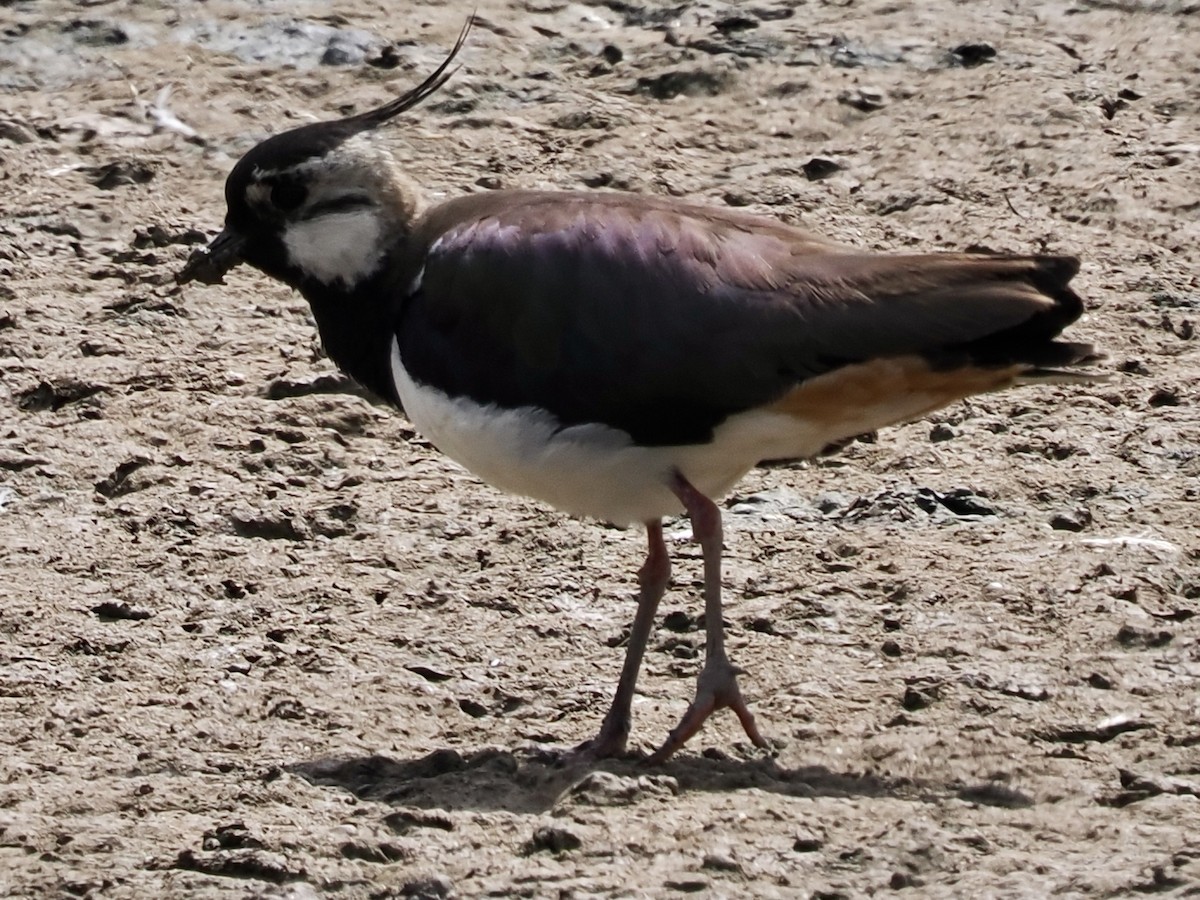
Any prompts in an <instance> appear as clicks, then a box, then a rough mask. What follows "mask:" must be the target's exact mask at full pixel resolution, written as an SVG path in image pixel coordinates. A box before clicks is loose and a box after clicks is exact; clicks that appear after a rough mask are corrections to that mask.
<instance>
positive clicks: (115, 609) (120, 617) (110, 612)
mask: <svg viewBox="0 0 1200 900" xmlns="http://www.w3.org/2000/svg"><path fill="white" fill-rule="evenodd" d="M92 612H93V613H95V614H96V615H97V616H98V617H99V618H100V620H101V621H104V622H120V621H127V622H140V621H143V620H145V619H149V618H150V617H151V616H152V615H153V613H151V612H150V611H149V610H145V609H137V608H135V607H132V606H130V605H129V604H128V603H121V602H119V601H116V600H105V601H104V602H103V603H99V604H97V605H96V606H93V607H92Z"/></svg>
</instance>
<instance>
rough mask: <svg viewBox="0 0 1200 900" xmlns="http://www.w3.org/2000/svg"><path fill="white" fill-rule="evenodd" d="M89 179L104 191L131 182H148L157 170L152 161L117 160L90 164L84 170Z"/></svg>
mask: <svg viewBox="0 0 1200 900" xmlns="http://www.w3.org/2000/svg"><path fill="white" fill-rule="evenodd" d="M82 171H83V173H84V174H85V175H87V176H88V180H89V181H90V182H91V183H92V184H93V185H95V186H96V187H98V188H99V189H100V190H102V191H111V190H113V188H117V187H121V186H123V185H130V184H146V183H147V182H148V181H151V180H153V178H154V175H155V171H154V166H153V165H152V164H151V163H148V162H143V161H142V160H137V159H122V160H115V161H113V162H110V163H105V164H104V165H102V166H90V167H88V168H85V169H83V170H82Z"/></svg>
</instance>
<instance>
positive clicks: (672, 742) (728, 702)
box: [647, 653, 771, 764]
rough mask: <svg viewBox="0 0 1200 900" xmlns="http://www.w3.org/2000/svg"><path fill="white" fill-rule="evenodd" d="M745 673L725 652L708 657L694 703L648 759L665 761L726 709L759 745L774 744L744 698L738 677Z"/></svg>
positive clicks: (658, 761)
mask: <svg viewBox="0 0 1200 900" xmlns="http://www.w3.org/2000/svg"><path fill="white" fill-rule="evenodd" d="M742 672H743V670H741V669H739V668H737V667H736V666H734V665H732V664H731V663H730V662H729V660H728V659H727V658H726V657H725V654H724V653H722V654H721V655H720V656H718V657H716V658H709V659H707V660H706V661H705V663H704V668H703V669H701V670H700V677H699V678H698V679H697V681H696V696H695V699H693V700H692V704H691V706H689V707H688V709H687V712H685V713H684V714H683V718H682V719H680V720H679V724H678V725H676V726H675V728H674V729H672V731H671V733H670V734H669V735H667V739H666V740H665V741H664V742H663V745H662V746H661V747H659V748H658V749H657V750H655V751H654V753H653V754H652V755H651V756H650V758H649V760H647V762H649V763H651V764H655V763H661V762H665V761H666V760H667V759H668V758H669V757H670V756H671V754H673V753H674V752H675V751H676V750H678V749H679V748H680V747H682V746H683V745H684V744H686V743H687V741H688V739H689V738H690V737H691V736H692V735H694V734H695V733H696V732H697V731H699V730H700V728H701V726H703V725H704V722H705V720H707V719H708V717H709V716H711V715H712V714H713V713H715V712H716V711H717V710H719V709H725V708H729V709H731V710H733V712H734V714H735V715H736V716H737V717H738V721H739V722H741V723H742V728H743V730H745V732H746V736H747V737H749V738H750V741H751V742H752V743H753V744H754V746H755V747H763V748H767V747H770V746H771V745H770V744H769V743H768V742H767V739H766V738H764V737H763V736H762V734H761V733H760V732H759V730H758V726H757V725H755V724H754V715H753V714H752V713H751V712H750V707H748V706H747V705H746V701H745V700H744V699H743V698H742V692H741V689H740V688H738V683H737V676H738V675H740V674H742Z"/></svg>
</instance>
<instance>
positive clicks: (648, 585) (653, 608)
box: [575, 520, 671, 759]
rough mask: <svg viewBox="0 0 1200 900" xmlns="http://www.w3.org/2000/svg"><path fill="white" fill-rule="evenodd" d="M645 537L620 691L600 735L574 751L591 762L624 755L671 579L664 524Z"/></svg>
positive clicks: (651, 528)
mask: <svg viewBox="0 0 1200 900" xmlns="http://www.w3.org/2000/svg"><path fill="white" fill-rule="evenodd" d="M646 537H647V539H648V542H649V545H650V546H649V551H648V552H647V554H646V562H645V563H643V564H642V568H641V569H640V570H639V571H638V583H639V584H640V585H641V593H639V594H638V608H637V615H635V616H634V619H633V630H632V631H630V633H629V648H628V649H627V650H626V651H625V665H624V666H623V667H622V669H621V679H620V681H618V682H617V692H616V694H615V695H614V696H613V701H612V706H610V707H609V709H608V714H607V715H606V716H605V717H604V722H603V724H601V726H600V731H599V733H598V734H597V735H596V736H595V737H594V738H592V739H591V740H590V741H585V742H584V743H582V744H580V745H579V746H578V747H576V748H575V752H576V753H577V754H580V755H582V756H586V757H588V758H591V759H603V758H605V757H609V756H619V755H620V754H622V753H624V752H625V742H626V741H627V740H628V739H629V726H630V719H631V714H630V710H631V708H632V706H633V691H634V687H635V686H636V685H637V677H638V671H639V670H640V669H641V667H642V656H643V655H644V654H645V652H646V642H647V641H648V640H649V638H650V631H651V629H652V628H653V627H654V614H655V612H657V611H658V603H659V601H660V600H661V599H662V596H663V594H664V593H665V592H666V590H667V582H668V581H669V580H670V578H671V559H670V557H669V556H668V555H667V545H666V544H664V543H663V532H662V522H659V521H657V520H656V521H653V522H647V523H646Z"/></svg>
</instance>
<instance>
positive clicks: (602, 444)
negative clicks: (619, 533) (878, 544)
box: [392, 344, 829, 525]
mask: <svg viewBox="0 0 1200 900" xmlns="http://www.w3.org/2000/svg"><path fill="white" fill-rule="evenodd" d="M392 377H393V379H394V380H395V384H396V393H397V394H398V395H399V397H400V401H401V403H402V404H403V405H404V410H405V412H406V413H407V414H408V417H409V419H410V420H411V421H412V423H413V425H414V427H415V428H416V429H417V430H418V431H420V432H421V433H422V434H423V435H424V436H425V437H427V438H428V439H429V440H430V441H431V442H432V443H433V444H434V445H435V446H436V447H437V448H438V449H439V450H441V451H442V452H443V453H445V454H446V455H447V456H449V457H450V458H451V459H453V460H454V461H455V462H457V463H459V464H460V465H462V466H463V467H465V468H466V469H468V470H470V471H471V472H473V473H474V474H475V475H477V476H479V477H480V478H481V479H483V480H484V481H486V482H488V483H489V484H492V485H494V486H495V487H498V488H500V489H502V490H505V491H508V492H511V493H514V494H522V495H525V496H528V497H532V498H534V499H537V500H542V501H544V502H546V503H549V504H550V505H552V506H555V507H557V508H558V509H561V510H562V511H564V512H567V513H570V514H572V515H576V516H582V517H589V518H595V519H600V520H602V521H606V522H612V523H614V524H617V525H628V524H631V523H634V522H646V521H650V520H652V519H658V518H661V517H662V516H667V515H675V514H677V513H679V512H680V511H681V510H682V504H680V502H679V500H678V499H677V498H676V497H675V495H674V494H673V493H671V490H670V489H669V487H668V482H669V480H670V477H671V475H672V473H673V472H675V471H678V472H681V473H682V474H683V476H684V477H685V478H686V479H687V480H688V481H689V482H691V483H692V485H694V486H695V487H696V488H697V489H698V490H699V491H701V492H702V493H704V494H705V495H706V496H709V497H713V498H718V497H720V496H722V495H723V494H725V493H726V492H727V491H729V489H730V488H732V487H733V486H734V484H736V483H737V481H738V479H740V478H741V477H742V476H743V475H744V474H746V472H747V471H748V470H749V469H750V468H752V467H753V466H754V465H755V464H756V463H758V462H759V461H760V460H764V459H783V458H789V457H803V456H811V455H813V454H815V453H817V452H819V451H820V450H821V449H822V447H824V446H825V445H826V444H827V443H828V442H829V441H828V439H827V436H825V435H824V434H823V433H822V432H823V429H814V428H813V427H812V426H810V425H808V424H806V423H804V422H802V421H799V420H797V419H796V418H795V417H794V416H790V415H785V414H781V413H776V412H769V411H761V410H760V411H752V412H747V413H742V414H739V415H735V416H731V417H730V418H729V419H727V420H726V421H725V422H724V423H722V424H721V425H720V426H719V427H718V428H717V429H716V431H715V432H714V434H713V439H712V440H711V441H709V442H707V443H704V444H691V445H685V446H670V447H642V446H638V445H637V444H634V443H633V441H632V439H631V438H630V436H629V435H628V434H627V433H626V432H624V431H620V430H618V429H615V428H610V427H608V426H606V425H600V424H586V425H574V426H569V427H566V428H563V427H561V426H560V424H559V422H558V420H557V419H555V417H554V416H552V415H551V414H550V413H548V412H547V411H545V410H543V409H539V408H537V407H532V406H526V407H519V408H515V409H504V408H500V407H497V406H495V405H493V404H480V403H477V402H475V401H473V400H470V399H468V398H465V397H450V396H449V395H447V394H446V393H445V392H443V391H440V390H438V389H437V388H435V387H432V386H430V385H427V384H420V383H418V382H416V381H414V380H413V378H412V377H411V376H410V375H409V373H408V371H407V370H406V369H405V368H404V364H403V362H402V361H401V359H400V351H399V347H398V346H397V345H396V344H393V346H392Z"/></svg>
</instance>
